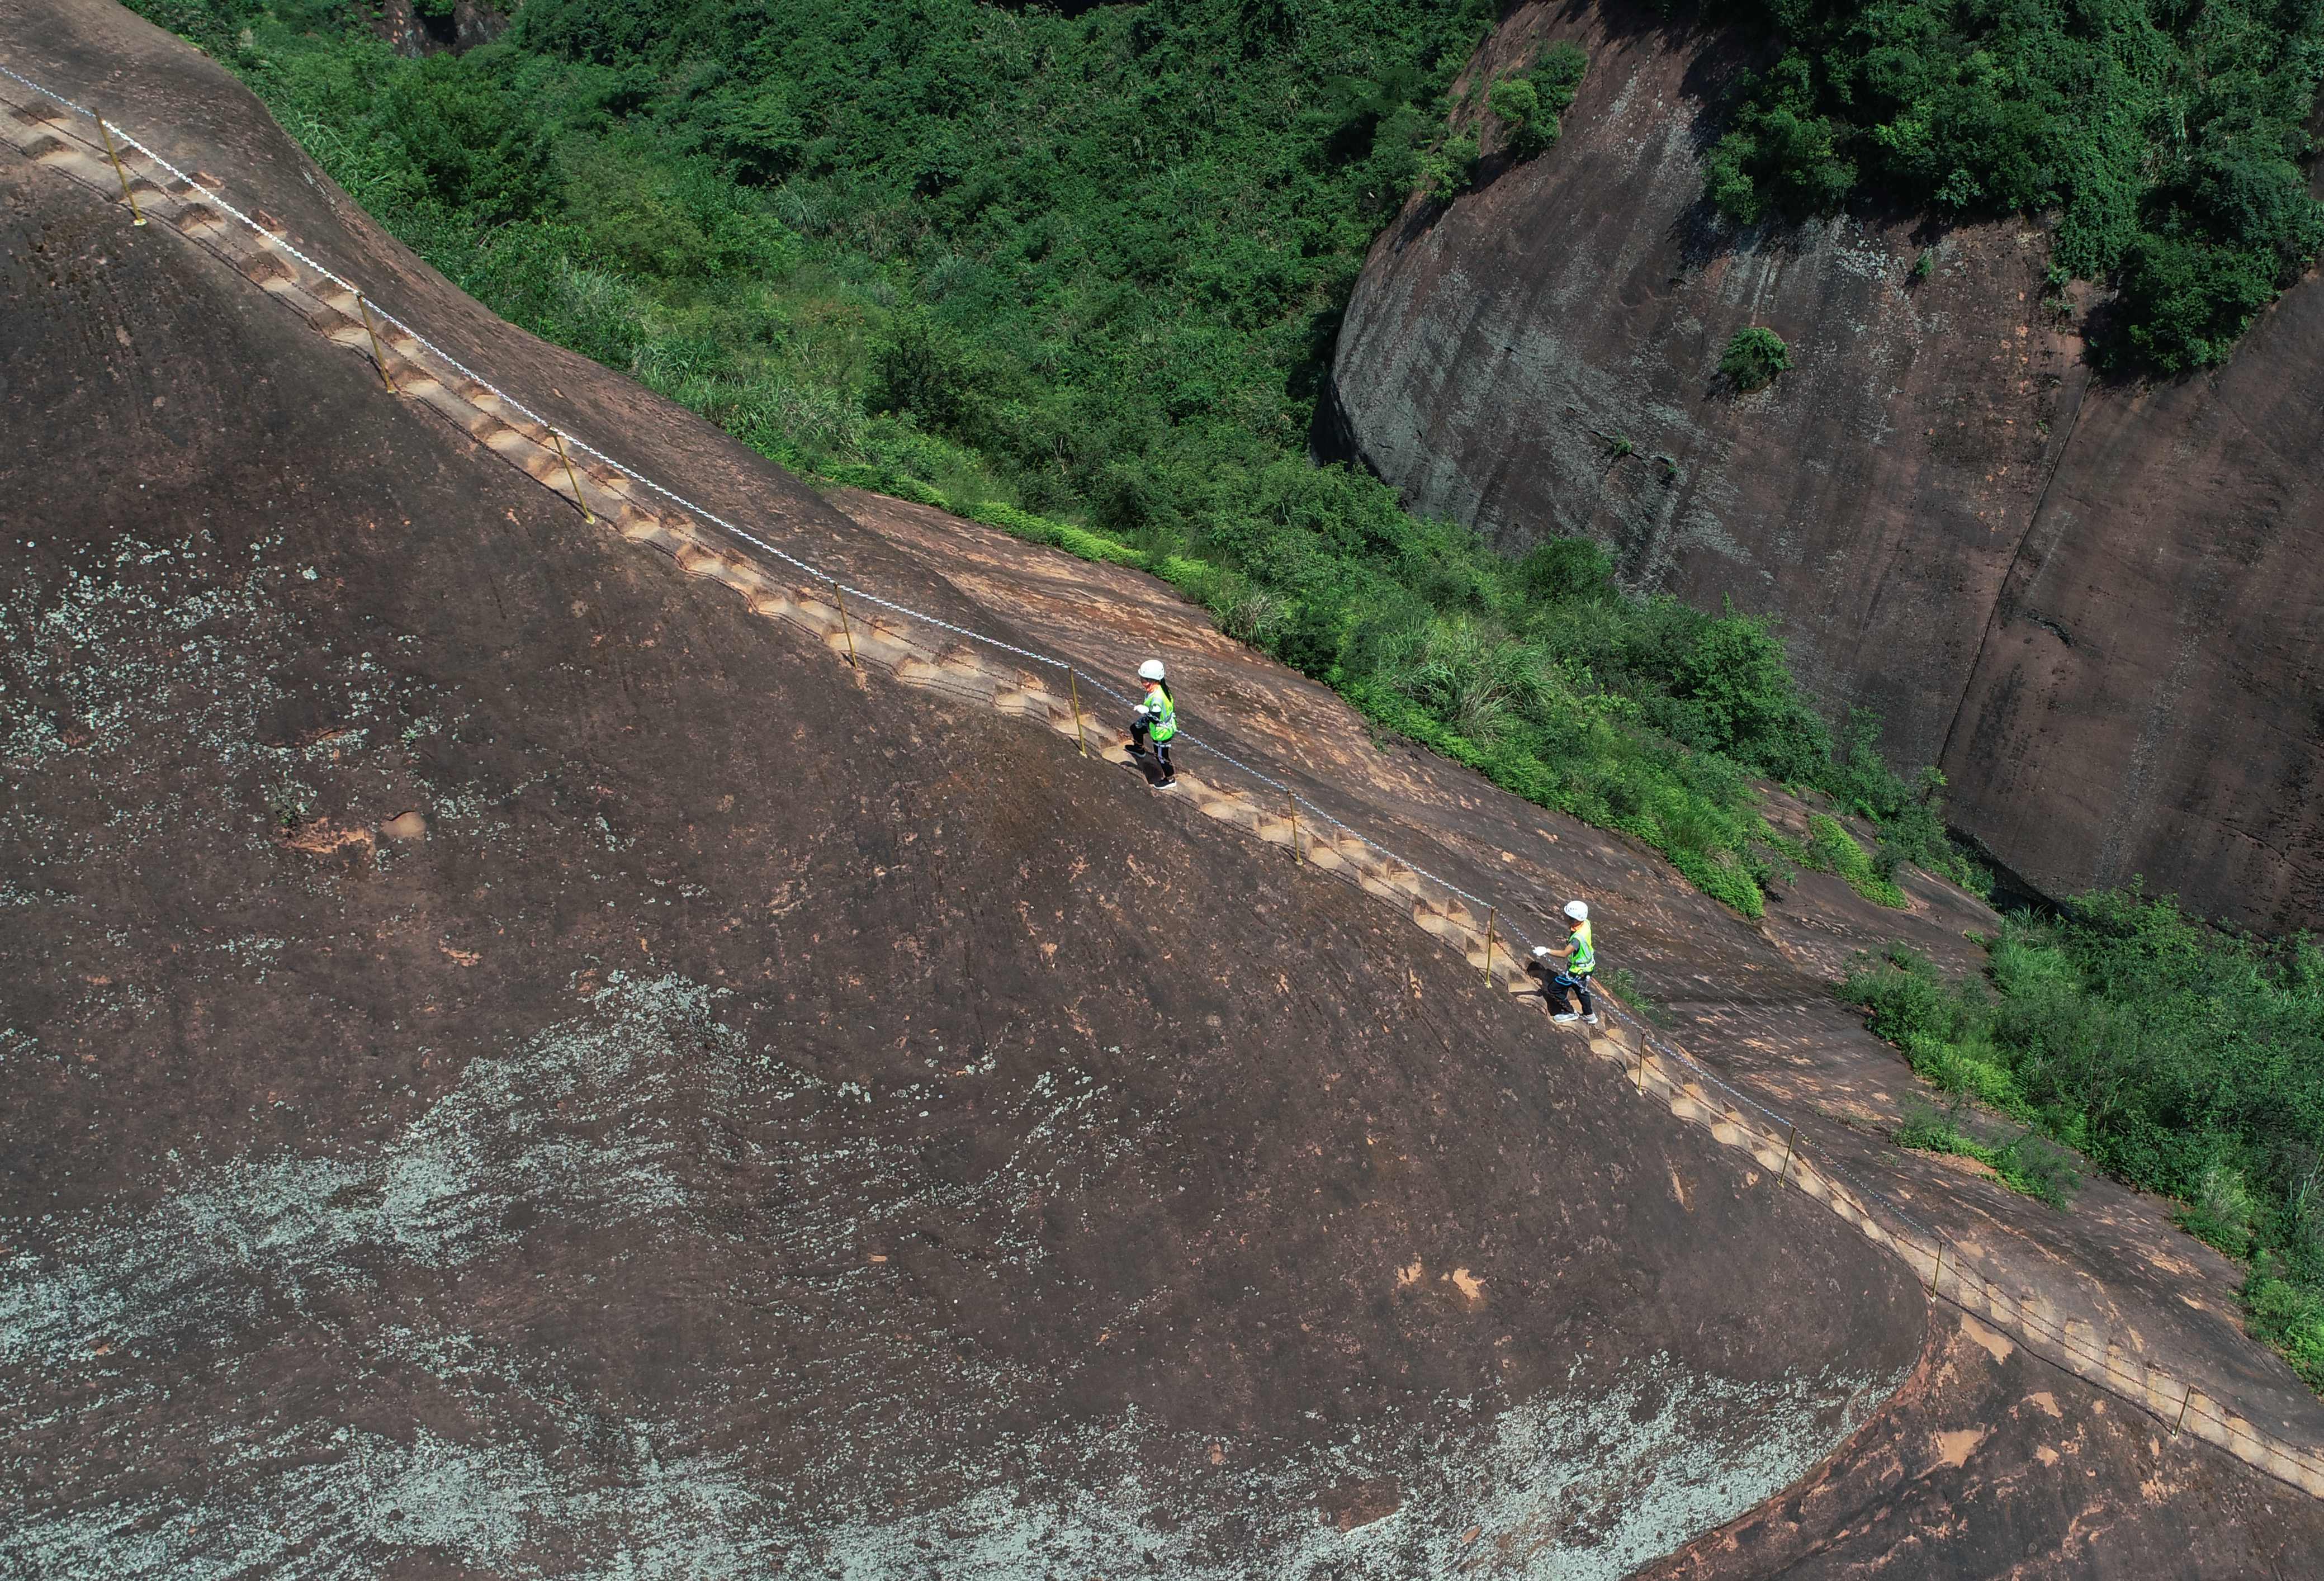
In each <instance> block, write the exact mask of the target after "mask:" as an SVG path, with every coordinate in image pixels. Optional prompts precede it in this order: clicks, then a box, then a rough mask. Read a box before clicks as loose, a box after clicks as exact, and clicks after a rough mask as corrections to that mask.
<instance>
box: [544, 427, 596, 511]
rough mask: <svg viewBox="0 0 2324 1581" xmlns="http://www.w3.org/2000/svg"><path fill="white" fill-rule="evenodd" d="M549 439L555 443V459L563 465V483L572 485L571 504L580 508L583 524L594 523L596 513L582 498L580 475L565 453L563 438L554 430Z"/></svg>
mask: <svg viewBox="0 0 2324 1581" xmlns="http://www.w3.org/2000/svg"><path fill="white" fill-rule="evenodd" d="M549 438H550V439H555V440H556V441H557V458H558V460H559V461H562V462H564V463H565V481H566V482H567V483H569V484H571V485H573V503H574V504H576V505H578V506H580V507H581V519H582V520H583V521H584V522H595V520H596V519H597V513H595V511H593V510H591V509H590V508H589V502H588V501H587V500H586V499H585V498H583V497H582V495H581V475H580V474H579V473H577V472H576V471H574V470H573V458H572V457H571V456H569V455H567V453H566V449H565V436H564V435H563V434H560V433H558V431H557V430H555V429H550V430H549Z"/></svg>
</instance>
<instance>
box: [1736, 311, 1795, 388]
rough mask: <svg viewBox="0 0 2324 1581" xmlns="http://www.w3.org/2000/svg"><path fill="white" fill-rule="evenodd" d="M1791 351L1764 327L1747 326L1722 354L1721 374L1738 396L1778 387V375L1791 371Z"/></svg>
mask: <svg viewBox="0 0 2324 1581" xmlns="http://www.w3.org/2000/svg"><path fill="white" fill-rule="evenodd" d="M1791 365H1792V348H1791V347H1788V346H1785V345H1784V337H1782V336H1780V335H1778V334H1776V333H1775V331H1774V330H1773V329H1770V328H1767V327H1766V326H1765V325H1763V324H1748V325H1746V326H1745V327H1744V328H1740V329H1738V330H1737V331H1735V333H1734V334H1733V335H1732V336H1731V337H1729V339H1728V342H1727V349H1726V350H1724V351H1722V352H1720V354H1719V371H1720V373H1721V374H1725V375H1726V377H1727V382H1728V384H1730V385H1732V386H1733V387H1734V388H1735V390H1736V392H1737V393H1738V394H1747V395H1748V393H1751V392H1752V391H1754V390H1757V389H1760V388H1762V387H1764V386H1766V385H1768V384H1773V383H1775V375H1776V374H1781V373H1787V372H1789V371H1790V369H1791Z"/></svg>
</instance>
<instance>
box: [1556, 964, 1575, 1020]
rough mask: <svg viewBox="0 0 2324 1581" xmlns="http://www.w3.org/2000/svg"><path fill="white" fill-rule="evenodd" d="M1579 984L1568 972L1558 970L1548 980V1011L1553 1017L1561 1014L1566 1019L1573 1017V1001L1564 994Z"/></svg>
mask: <svg viewBox="0 0 2324 1581" xmlns="http://www.w3.org/2000/svg"><path fill="white" fill-rule="evenodd" d="M1580 986H1581V985H1580V984H1578V983H1576V982H1575V981H1574V980H1573V976H1572V973H1570V972H1560V973H1558V975H1556V976H1554V977H1552V978H1551V979H1550V980H1549V1013H1550V1015H1551V1016H1552V1017H1553V1018H1554V1017H1557V1016H1563V1017H1565V1018H1566V1019H1567V1020H1568V1021H1571V1020H1572V1019H1573V1002H1572V1000H1571V999H1569V998H1567V997H1566V994H1567V991H1568V990H1570V989H1573V988H1578V987H1580Z"/></svg>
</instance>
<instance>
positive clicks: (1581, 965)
mask: <svg viewBox="0 0 2324 1581" xmlns="http://www.w3.org/2000/svg"><path fill="white" fill-rule="evenodd" d="M1569 942H1571V943H1572V946H1573V953H1572V955H1570V956H1568V957H1565V969H1566V970H1567V971H1569V972H1594V971H1596V970H1597V969H1598V952H1597V951H1596V950H1594V949H1592V948H1591V947H1590V924H1589V923H1587V922H1580V923H1576V924H1575V925H1574V929H1573V937H1572V939H1571V940H1570V941H1569Z"/></svg>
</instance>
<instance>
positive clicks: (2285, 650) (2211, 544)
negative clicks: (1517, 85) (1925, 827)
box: [1326, 4, 2324, 929]
mask: <svg viewBox="0 0 2324 1581" xmlns="http://www.w3.org/2000/svg"><path fill="white" fill-rule="evenodd" d="M1557 38H1571V39H1573V40H1575V41H1577V42H1580V43H1581V44H1582V46H1583V47H1584V48H1585V49H1587V50H1588V51H1589V52H1590V56H1591V69H1590V75H1589V78H1588V79H1587V80H1586V81H1585V82H1584V83H1583V85H1582V92H1581V96H1580V97H1579V98H1578V100H1577V101H1576V102H1575V104H1574V106H1573V107H1572V110H1571V111H1570V112H1569V113H1568V115H1567V116H1566V134H1565V136H1564V138H1563V141H1562V142H1561V143H1559V145H1558V146H1557V147H1556V148H1554V150H1553V151H1551V152H1550V153H1548V154H1547V155H1545V156H1543V157H1541V158H1538V159H1535V160H1533V161H1531V162H1525V163H1520V164H1517V165H1514V166H1510V165H1508V164H1507V163H1506V162H1500V161H1497V160H1495V159H1494V158H1492V157H1490V153H1491V149H1492V139H1491V136H1490V134H1489V133H1488V136H1487V147H1488V152H1489V158H1488V161H1487V163H1486V166H1485V169H1484V180H1483V181H1482V183H1481V184H1480V189H1479V190H1477V191H1475V192H1473V193H1471V194H1470V195H1468V196H1465V197H1463V198H1462V199H1460V200H1459V201H1457V202H1455V203H1454V204H1452V206H1451V207H1450V208H1444V207H1443V206H1441V205H1428V204H1416V205H1415V206H1414V207H1413V208H1410V209H1409V210H1407V212H1406V214H1405V215H1404V217H1402V218H1401V220H1400V221H1399V222H1398V223H1397V225H1396V226H1394V227H1391V228H1390V229H1389V230H1388V232H1387V233H1386V234H1384V235H1383V236H1381V237H1380V239H1379V243H1378V244H1377V245H1376V246H1375V248H1374V251H1373V254H1372V256H1371V258H1370V260H1369V264H1368V266H1367V268H1366V270H1365V272H1364V274H1363V277H1362V280H1361V281H1360V283H1359V285H1358V287H1357V289H1356V291H1355V295H1354V299H1353V300H1352V302H1351V306H1350V308H1349V310H1348V315H1347V319H1346V323H1345V326H1344V328H1343V329H1342V335H1341V338H1340V345H1339V349H1338V353H1337V359H1336V365H1335V367H1334V380H1333V383H1334V392H1333V406H1332V410H1331V411H1328V412H1327V414H1326V417H1327V425H1326V426H1327V428H1329V429H1332V430H1335V433H1336V439H1337V442H1339V443H1340V444H1341V445H1342V446H1343V447H1344V448H1345V449H1346V451H1347V452H1348V453H1349V454H1351V455H1352V456H1354V457H1356V458H1360V459H1361V461H1362V462H1363V463H1364V464H1365V465H1367V466H1369V467H1371V468H1372V469H1374V470H1375V471H1376V472H1378V473H1379V475H1380V476H1382V477H1384V478H1386V479H1387V480H1388V482H1389V483H1391V484H1393V485H1396V486H1397V488H1398V489H1400V490H1401V491H1402V492H1403V494H1404V496H1405V498H1406V502H1407V503H1408V504H1410V505H1411V506H1412V507H1413V508H1414V509H1415V510H1417V511H1420V512H1424V513H1429V514H1434V515H1443V516H1448V517H1452V518H1453V519H1455V520H1458V521H1461V522H1466V523H1468V524H1471V525H1473V526H1474V527H1476V528H1478V529H1479V530H1480V532H1484V533H1486V534H1487V535H1488V536H1489V537H1490V538H1492V539H1493V540H1494V541H1497V542H1499V543H1500V544H1502V545H1503V546H1505V547H1508V548H1520V547H1522V546H1524V545H1525V544H1526V543H1528V542H1531V541H1534V540H1535V539H1537V538H1539V537H1541V536H1543V535H1545V534H1548V533H1585V534H1588V535H1590V536H1591V537H1593V538H1596V539H1598V540H1600V541H1603V542H1607V543H1609V544H1610V545H1612V546H1613V547H1614V548H1615V549H1616V550H1617V551H1618V554H1619V556H1620V561H1621V565H1622V568H1623V570H1624V572H1625V574H1626V576H1627V577H1628V579H1629V580H1630V581H1631V582H1632V583H1633V584H1634V585H1636V586H1638V587H1646V588H1650V589H1655V590H1663V591H1668V592H1672V593H1675V594H1677V595H1679V596H1683V597H1684V598H1686V599H1688V600H1690V601H1692V602H1694V603H1696V604H1699V605H1709V606H1717V605H1718V604H1720V601H1721V600H1723V599H1732V600H1733V601H1734V604H1735V606H1736V607H1738V609H1742V610H1747V611H1752V612H1760V613H1766V614H1771V615H1778V616H1780V617H1781V618H1782V620H1783V622H1784V626H1783V629H1784V633H1785V634H1786V636H1787V639H1788V641H1789V643H1790V646H1791V649H1792V652H1793V655H1794V659H1795V661H1796V662H1797V664H1798V667H1799V670H1800V672H1801V674H1802V675H1803V679H1804V680H1805V682H1806V684H1807V685H1808V687H1809V689H1811V690H1812V692H1813V693H1814V694H1815V695H1816V696H1817V697H1818V698H1819V699H1821V701H1822V702H1823V703H1824V704H1825V705H1826V706H1827V707H1829V708H1830V709H1831V711H1832V712H1833V713H1834V714H1835V715H1837V714H1839V713H1840V712H1843V711H1844V710H1845V709H1846V708H1847V707H1850V706H1858V705H1861V706H1865V707H1872V708H1875V709H1877V710H1878V711H1879V712H1880V713H1881V714H1882V715H1883V716H1884V717H1886V722H1887V745H1888V746H1889V748H1890V749H1891V751H1892V752H1893V753H1894V754H1895V756H1897V757H1898V758H1900V759H1903V760H1905V761H1906V762H1909V763H1926V762H1933V763H1939V764H1940V765H1941V767H1942V768H1943V769H1944V771H1945V773H1946V775H1947V776H1948V778H1949V779H1950V781H1951V786H1952V792H1951V794H1952V809H1953V817H1954V818H1955V820H1956V821H1957V822H1958V823H1959V824H1960V825H1961V826H1962V827H1964V828H1966V829H1967V830H1969V832H1970V833H1972V834H1974V835H1976V836H1977V837H1979V838H1980V839H1982V840H1983V841H1984V842H1986V844H1987V846H1989V848H1990V849H1991V851H1992V852H1993V853H1994V855H1997V857H1998V858H1999V859H2000V860H2001V861H2002V862H2004V863H2006V864H2008V865H2009V866H2011V867H2013V868H2015V869H2016V870H2017V871H2018V872H2020V873H2021V874H2024V875H2025V876H2026V877H2027V878H2029V879H2030V880H2032V881H2033V883H2036V884H2038V885H2040V886H2041V887H2043V889H2045V890H2048V891H2051V892H2060V893H2063V892H2074V891H2079V890H2081V889H2085V888H2088V887H2090V886H2093V885H2098V884H2111V883H2124V882H2126V881H2128V880H2129V879H2131V878H2132V877H2134V876H2135V875H2144V877H2145V878H2146V879H2147V880H2148V881H2149V883H2150V884H2152V885H2154V886H2159V887H2161V888H2163V889H2168V890H2175V891H2177V892H2180V893H2181V895H2182V896H2184V897H2185V899H2186V900H2187V901H2188V902H2189V903H2190V905H2192V906H2193V907H2195V908H2197V909H2198V910H2199V911H2204V912H2206V913H2209V914H2213V915H2218V916H2222V917H2226V918H2229V919H2232V920H2236V921H2237V922H2239V923H2243V924H2246V925H2249V926H2257V927H2263V928H2270V929H2276V928H2292V927H2313V926H2316V925H2318V924H2319V922H2324V812H2319V808H2318V806H2317V804H2316V803H2315V802H2314V800H2312V799H2311V798H2310V787H2311V785H2312V784H2313V783H2314V781H2315V780H2316V778H2317V776H2318V773H2319V769H2324V694H2319V670H2324V615H2319V602H2320V601H2324V599H2319V596H2324V571H2319V568H2318V565H2317V560H2316V556H2315V553H2314V550H2315V548H2316V545H2317V542H2318V538H2319V534H2318V531H2317V528H2318V523H2319V498H2318V493H2317V488H2316V485H2315V483H2314V481H2313V477H2312V473H2313V468H2314V462H2313V460H2312V457H2313V455H2314V453H2315V448H2316V445H2317V441H2318V439H2319V437H2324V357H2319V352H2324V288H2319V286H2318V285H2317V284H2315V283H2314V282H2310V283H2308V284H2305V285H2302V286H2301V287H2300V288H2298V289H2296V290H2294V291H2292V293H2291V294H2290V295H2289V296H2287V297H2286V298H2285V299H2284V300H2283V301H2282V303H2281V304H2280V305H2279V307H2278V308H2277V309H2276V310H2275V311H2273V313H2271V314H2269V315H2268V316H2267V317H2266V318H2265V319H2264V320H2263V321H2262V322H2261V323H2260V324H2259V325H2258V326H2256V327H2255V329H2254V330H2253V332H2252V334H2251V336H2250V337H2248V339H2247V340H2246V343H2245V345H2244V347H2243V348H2242V349H2241V350H2240V352H2239V353H2238V354H2237V356H2236V359H2235V361H2234V362H2233V363H2232V364H2231V365H2229V366H2228V367H2227V368H2226V369H2225V370H2224V371H2222V372H2220V373H2219V374H2217V375H2215V376H2211V377H2208V378H2202V379H2195V380H2189V381H2186V382H2183V383H2180V384H2169V385H2164V386H2160V387H2141V386H2135V385H2128V384H2125V385H2114V384H2107V383H2106V382H2104V381H2102V380H2098V379H2097V378H2095V377H2094V375H2093V374H2092V372H2091V370H2090V369H2089V366H2088V365H2086V363H2085V362H2084V360H2083V358H2082V356H2081V343H2080V339H2079V337H2078V336H2077V335H2076V333H2075V329H2076V327H2077V326H2076V322H2075V320H2074V319H2072V318H2071V317H2070V316H2065V315H2061V314H2058V313H2056V312H2053V311H2052V310H2050V309H2048V308H2046V307H2045V306H2044V304H2043V300H2042V298H2043V287H2042V281H2043V271H2044V269H2045V267H2046V263H2047V239H2046V237H2045V236H2044V234H2043V230H2042V228H2041V227H2040V226H2039V225H2038V224H2037V223H2034V222H2031V221H2015V220H2013V221H2010V222H2007V223H2003V224H1994V225H1982V226H1969V227H1958V228H1952V229H1947V230H1940V229H1937V228H1934V227H1930V226H1929V225H1928V224H1927V222H1926V221H1925V219H1924V217H1919V216H1914V215H1878V214H1872V213H1857V214H1850V215H1848V216H1844V217H1837V218H1834V219H1831V220H1829V221H1824V222H1820V223H1816V224H1812V225H1810V226H1806V227H1797V228H1793V227H1780V228H1773V229H1768V230H1765V231H1760V232H1754V233H1748V234H1743V235H1738V234H1737V233H1736V232H1735V231H1734V230H1733V228H1732V227H1726V226H1723V225H1722V224H1720V223H1719V222H1718V221H1717V219H1716V217H1715V216H1714V215H1713V214H1712V213H1711V210H1710V209H1709V208H1708V206H1707V205H1706V204H1704V203H1703V202H1702V201H1701V190H1702V180H1701V152H1702V150H1703V149H1704V147H1705V146H1706V145H1707V144H1708V143H1709V142H1710V140H1711V138H1712V137H1713V136H1715V134H1716V123H1715V106H1716V103H1717V100H1718V97H1719V90H1720V85H1721V84H1722V83H1723V82H1724V81H1726V80H1727V79H1729V78H1730V77H1731V75H1732V73H1733V72H1734V71H1735V70H1736V69H1738V68H1739V67H1740V66H1741V65H1742V64H1743V63H1744V62H1743V61H1742V60H1741V58H1740V56H1739V55H1738V52H1737V45H1736V44H1735V42H1733V41H1732V40H1731V39H1730V38H1728V37H1725V36H1722V35H1718V34H1711V33H1704V32H1692V31H1687V30H1684V29H1681V28H1677V27H1674V26H1671V25H1669V24H1667V23H1663V22H1662V21H1660V19H1658V18H1656V17H1655V16H1654V15H1652V14H1650V13H1647V12H1646V11H1645V10H1643V9H1642V8H1637V7H1630V6H1624V5H1615V4H1605V5H1592V4H1572V5H1525V6H1522V7H1520V8H1519V9H1518V10H1517V11H1516V12H1515V13H1514V14H1512V15H1511V16H1510V17H1509V18H1508V21H1507V22H1506V23H1504V24H1503V26H1502V28H1501V30H1500V32H1499V33H1498V34H1497V35H1496V36H1495V37H1494V38H1493V40H1492V41H1491V42H1489V44H1488V45H1487V46H1486V48H1485V50H1484V51H1483V52H1482V53H1481V55H1480V60H1478V62H1476V63H1475V64H1474V65H1473V66H1472V68H1471V71H1472V74H1473V73H1475V72H1477V71H1486V72H1492V71H1499V70H1505V69H1509V68H1511V67H1513V66H1516V65H1518V64H1521V63H1522V62H1523V61H1524V60H1525V59H1526V58H1527V57H1528V56H1529V55H1530V53H1531V52H1532V51H1534V50H1535V48H1537V47H1538V46H1539V45H1540V44H1541V43H1544V42H1548V41H1551V40H1554V39H1557ZM1924 252H1925V253H1927V254H1931V257H1930V264H1931V267H1930V269H1929V270H1928V271H1927V272H1926V273H1925V274H1924V275H1923V276H1920V277H1916V274H1915V268H1914V266H1915V264H1916V263H1918V262H1919V260H1920V259H1921V257H1922V255H1923V253H1924ZM1746 324H1765V325H1767V326H1769V327H1771V328H1774V329H1775V331H1776V332H1777V333H1778V334H1780V335H1782V336H1783V337H1784V339H1785V340H1786V341H1787V342H1788V343H1789V344H1790V346H1791V348H1792V356H1793V360H1794V365H1795V366H1794V372H1792V373H1790V374H1786V375H1784V377H1783V378H1781V379H1779V380H1777V381H1776V383H1775V384H1774V385H1773V386H1772V387H1771V388H1769V389H1766V390H1764V391H1760V392H1758V393H1754V394H1750V395H1747V396H1741V397H1739V398H1738V396H1736V395H1735V394H1734V393H1732V392H1731V391H1729V390H1728V389H1726V388H1724V387H1723V385H1722V383H1721V381H1720V379H1719V377H1718V374H1717V371H1716V369H1717V363H1718V360H1719V354H1720V349H1721V347H1723V346H1724V345H1725V343H1726V340H1727V338H1728V337H1729V335H1731V334H1732V333H1733V332H1734V331H1735V330H1736V329H1737V328H1740V327H1742V326H1744V325H1746Z"/></svg>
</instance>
